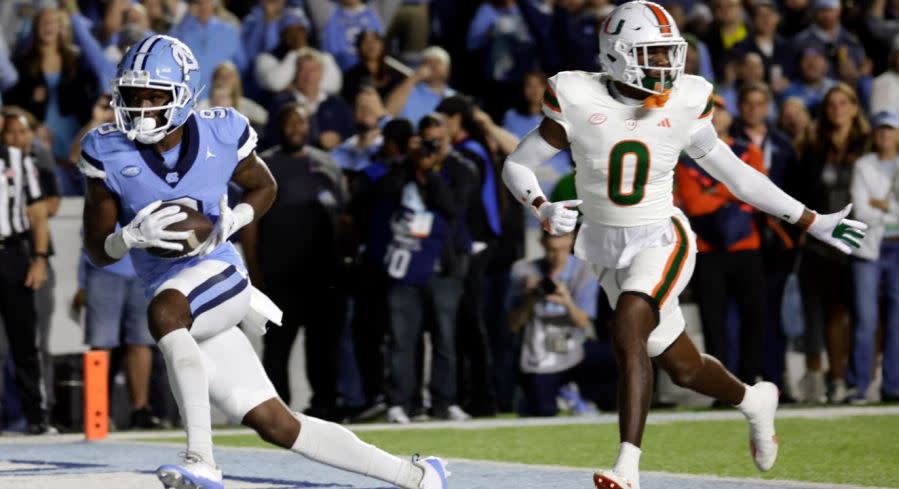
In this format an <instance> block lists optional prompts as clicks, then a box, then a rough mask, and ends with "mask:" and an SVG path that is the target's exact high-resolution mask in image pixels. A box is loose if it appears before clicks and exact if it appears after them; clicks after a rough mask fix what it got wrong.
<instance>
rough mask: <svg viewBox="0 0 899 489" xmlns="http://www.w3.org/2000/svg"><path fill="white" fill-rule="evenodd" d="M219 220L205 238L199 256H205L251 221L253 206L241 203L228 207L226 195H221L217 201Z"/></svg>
mask: <svg viewBox="0 0 899 489" xmlns="http://www.w3.org/2000/svg"><path fill="white" fill-rule="evenodd" d="M219 212H220V214H219V220H218V221H216V223H215V228H214V229H213V230H212V234H210V235H209V237H208V238H206V242H205V243H204V244H203V246H202V247H201V248H202V249H201V251H200V255H202V256H206V255H208V254H210V253H212V251H213V250H215V249H216V248H218V246H219V245H220V244H222V243H224V242H226V241H228V238H230V237H231V235H232V234H234V233H236V232H237V230H238V229H240V228H242V227H244V226H246V225H247V224H249V223H250V222H252V221H253V214H254V211H253V206H251V205H250V204H247V203H245V202H241V203H240V204H237V206H235V207H234V209H232V208H230V207H228V195H227V194H226V195H222V197H221V198H220V199H219Z"/></svg>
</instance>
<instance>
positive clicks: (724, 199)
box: [675, 138, 766, 252]
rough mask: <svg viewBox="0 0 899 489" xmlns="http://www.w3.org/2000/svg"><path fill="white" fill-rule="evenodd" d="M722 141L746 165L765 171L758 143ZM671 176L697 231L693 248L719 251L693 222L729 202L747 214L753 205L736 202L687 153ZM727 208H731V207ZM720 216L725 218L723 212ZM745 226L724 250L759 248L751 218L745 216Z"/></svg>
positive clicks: (720, 210)
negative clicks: (747, 218)
mask: <svg viewBox="0 0 899 489" xmlns="http://www.w3.org/2000/svg"><path fill="white" fill-rule="evenodd" d="M725 142H726V143H727V144H728V145H729V146H730V147H731V149H733V150H734V153H735V154H736V155H737V156H738V157H739V158H740V159H741V160H743V161H744V162H745V163H746V164H747V165H749V166H751V167H753V168H755V169H756V170H758V171H760V172H762V173H766V172H765V161H764V155H763V154H762V151H761V149H759V147H758V146H756V145H754V144H751V143H749V144H747V143H742V142H734V140H733V138H727V139H725ZM675 178H676V197H677V198H678V200H679V202H680V206H681V208H682V209H683V210H684V212H685V213H686V214H687V216H688V217H690V218H691V222H692V223H693V224H694V230H695V231H696V235H697V238H696V246H697V249H698V250H699V251H700V252H706V251H721V250H722V248H721V247H720V246H716V245H713V244H712V243H710V242H709V241H707V239H703V235H704V233H703V230H704V229H705V227H704V226H700V225H697V224H698V222H699V221H700V220H701V219H703V218H706V217H715V216H712V214H715V213H718V212H723V211H724V209H722V208H723V207H724V206H725V205H727V204H730V203H736V204H737V205H738V208H739V211H740V212H744V213H746V214H750V215H751V214H752V213H753V212H754V210H753V208H752V207H750V206H749V205H748V204H746V203H743V202H740V201H739V200H738V199H737V198H736V197H735V196H734V194H732V193H731V192H730V190H728V189H727V187H726V186H725V185H724V184H723V183H721V182H719V181H717V180H715V179H714V178H713V177H712V176H710V175H709V174H708V173H706V172H705V170H703V169H702V168H700V167H699V165H697V164H696V162H694V161H693V160H691V159H689V158H688V157H684V158H682V159H681V164H679V165H678V166H677V168H676V169H675ZM729 210H730V211H731V212H733V208H731V209H729ZM721 217H722V218H725V219H726V217H724V216H721ZM746 226H749V229H743V230H741V231H742V233H741V234H740V235H741V236H745V237H742V238H741V239H739V240H736V241H733V242H730V243H728V244H727V246H726V248H725V249H727V250H728V251H740V250H757V249H759V246H760V245H761V241H760V238H759V231H758V227H757V224H756V223H755V220H753V219H749V220H747V222H746ZM731 231H733V230H731Z"/></svg>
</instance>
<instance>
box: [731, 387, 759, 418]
mask: <svg viewBox="0 0 899 489" xmlns="http://www.w3.org/2000/svg"><path fill="white" fill-rule="evenodd" d="M743 387H745V388H746V393H745V394H743V400H742V401H741V402H740V404H737V406H736V407H737V409H739V410H740V412H741V413H743V414H744V415H746V416H749V415H750V414H751V413H753V412H755V411H757V410H758V407H757V406H758V402H757V401H756V397H755V396H753V395H752V387H751V386H749V385H746V384H743Z"/></svg>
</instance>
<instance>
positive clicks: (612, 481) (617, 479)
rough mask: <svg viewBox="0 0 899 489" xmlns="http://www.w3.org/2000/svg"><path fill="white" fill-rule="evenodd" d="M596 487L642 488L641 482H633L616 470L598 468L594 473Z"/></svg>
mask: <svg viewBox="0 0 899 489" xmlns="http://www.w3.org/2000/svg"><path fill="white" fill-rule="evenodd" d="M593 484H595V485H596V489H640V483H639V482H631V481H629V480H627V478H626V477H624V476H623V475H621V474H619V473H618V472H615V471H614V470H597V471H596V472H595V473H594V474H593Z"/></svg>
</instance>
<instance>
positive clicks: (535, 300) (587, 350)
mask: <svg viewBox="0 0 899 489" xmlns="http://www.w3.org/2000/svg"><path fill="white" fill-rule="evenodd" d="M540 243H541V245H542V246H543V249H544V251H545V253H546V254H545V255H544V257H543V258H538V259H536V260H530V261H525V260H522V261H519V262H518V263H516V264H515V265H514V266H513V267H512V287H511V289H510V290H511V297H510V298H509V304H510V305H511V309H510V312H509V316H508V323H509V327H510V328H511V329H512V330H513V331H515V332H519V331H522V330H523V333H522V346H521V362H520V367H521V371H522V374H523V375H522V387H523V388H524V394H525V400H526V401H527V406H526V409H525V411H526V412H525V413H522V414H526V415H530V416H555V415H556V414H557V413H558V406H557V403H556V397H558V396H559V389H560V388H561V387H562V386H564V385H567V384H568V383H570V382H576V383H577V384H578V386H579V387H580V391H581V393H582V395H584V397H587V398H591V399H593V400H594V401H596V400H598V399H597V397H598V395H597V393H596V391H597V390H598V389H595V388H594V387H593V386H595V385H596V382H599V381H602V379H601V378H600V377H609V376H611V378H614V376H615V372H616V369H615V361H614V358H613V357H612V354H611V350H610V349H609V348H608V346H606V347H605V348H603V347H602V346H601V345H600V344H599V343H598V342H597V341H596V340H593V339H589V338H591V337H595V334H594V330H593V320H594V319H595V318H596V305H597V294H598V293H599V285H598V283H597V280H596V275H595V274H594V273H593V272H592V271H591V270H590V265H589V264H588V263H586V262H583V261H581V260H578V259H577V258H575V257H574V256H572V255H571V248H572V245H573V244H574V234H565V235H561V236H551V235H549V234H548V233H543V236H542V237H541V240H540Z"/></svg>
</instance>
